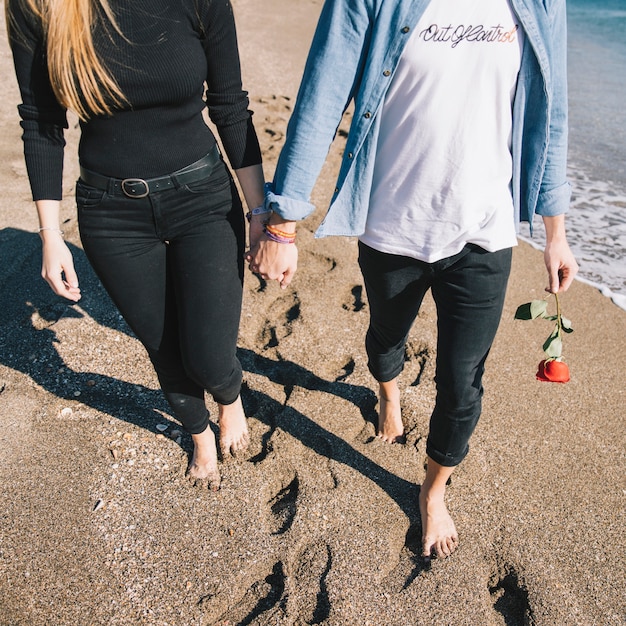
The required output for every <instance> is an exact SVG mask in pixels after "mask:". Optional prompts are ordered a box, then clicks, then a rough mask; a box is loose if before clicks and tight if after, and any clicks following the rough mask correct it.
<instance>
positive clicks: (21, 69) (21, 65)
mask: <svg viewBox="0 0 626 626" xmlns="http://www.w3.org/2000/svg"><path fill="white" fill-rule="evenodd" d="M11 12H12V18H13V19H12V23H11V25H10V28H9V41H10V45H11V49H12V52H13V61H14V65H15V73H16V76H17V82H18V85H19V88H20V94H21V100H22V103H21V104H20V105H19V106H18V111H19V114H20V117H21V120H22V121H21V126H22V129H23V133H22V139H23V141H24V156H25V159H26V169H27V172H28V178H29V181H30V186H31V191H32V194H33V200H61V198H62V195H63V149H64V147H65V139H64V135H63V129H65V128H67V115H66V110H65V108H64V107H62V106H61V105H60V104H59V103H58V101H57V99H56V97H55V95H54V93H53V91H52V86H51V85H50V78H49V75H48V67H47V62H46V55H45V49H44V43H43V34H42V32H41V27H40V25H38V24H37V21H36V18H35V17H34V16H33V15H30V14H27V13H25V12H24V10H23V7H22V3H21V2H20V1H19V0H12V1H11Z"/></svg>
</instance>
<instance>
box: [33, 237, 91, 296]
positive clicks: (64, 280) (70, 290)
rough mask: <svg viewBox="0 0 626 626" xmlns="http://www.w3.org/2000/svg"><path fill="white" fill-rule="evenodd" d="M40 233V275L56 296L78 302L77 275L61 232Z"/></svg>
mask: <svg viewBox="0 0 626 626" xmlns="http://www.w3.org/2000/svg"><path fill="white" fill-rule="evenodd" d="M40 235H41V240H42V244H43V258H42V264H41V276H42V277H43V279H44V280H45V281H46V282H47V283H48V284H49V285H50V287H51V289H52V291H54V293H56V294H57V295H58V296H63V297H64V298H67V299H68V300H71V301H72V302H78V301H79V300H80V297H81V296H80V289H79V287H78V277H77V276H76V271H75V270H74V260H73V259H72V253H71V252H70V250H69V248H68V247H67V245H66V243H65V241H63V236H62V233H60V232H58V231H54V230H43V231H41V232H40Z"/></svg>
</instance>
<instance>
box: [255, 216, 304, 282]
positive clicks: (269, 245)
mask: <svg viewBox="0 0 626 626" xmlns="http://www.w3.org/2000/svg"><path fill="white" fill-rule="evenodd" d="M265 217H266V216H264V215H263V216H253V217H252V219H251V221H250V250H248V252H247V253H246V255H245V260H246V261H247V263H248V267H249V268H250V271H252V272H254V273H255V274H258V275H259V276H260V277H261V278H263V279H264V280H277V281H278V283H279V284H280V287H281V289H286V288H287V287H288V286H289V284H290V283H291V281H292V279H293V276H294V274H295V272H296V269H297V267H298V248H297V247H296V244H295V243H279V242H278V241H273V240H272V239H270V238H269V237H268V236H267V234H266V233H265V225H264V221H265V220H264V219H263V218H265ZM270 220H271V221H270V223H271V224H272V226H274V227H275V228H277V229H279V230H280V231H283V232H286V233H293V234H294V237H295V225H294V222H285V221H282V220H281V219H280V217H279V216H278V215H276V214H273V215H272V216H271V218H270Z"/></svg>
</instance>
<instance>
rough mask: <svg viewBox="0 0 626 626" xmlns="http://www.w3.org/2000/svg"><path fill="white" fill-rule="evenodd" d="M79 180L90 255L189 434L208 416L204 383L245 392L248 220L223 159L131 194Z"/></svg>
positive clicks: (231, 396) (215, 392) (219, 394)
mask: <svg viewBox="0 0 626 626" xmlns="http://www.w3.org/2000/svg"><path fill="white" fill-rule="evenodd" d="M109 187H110V188H109V189H108V190H102V189H96V188H95V187H90V186H87V185H85V184H84V183H83V182H82V181H81V180H79V181H78V183H77V185H76V203H77V206H78V220H79V227H80V235H81V240H82V243H83V247H84V250H85V254H86V255H87V258H88V259H89V262H90V263H91V265H92V266H93V268H94V270H95V272H96V274H97V275H98V277H99V278H100V280H101V281H102V284H103V285H104V287H105V289H106V290H107V292H108V293H109V294H110V296H111V298H112V300H113V302H114V303H115V305H116V306H117V307H118V309H119V310H120V312H121V314H122V315H123V316H124V319H125V320H126V321H127V323H128V325H129V326H130V327H131V329H132V330H133V332H134V333H135V334H136V336H137V337H138V338H139V340H140V341H141V342H142V343H143V345H144V346H145V348H146V350H147V351H148V355H149V356H150V359H151V361H152V363H153V365H154V367H155V369H156V372H157V375H158V378H159V382H160V384H161V388H162V389H163V391H164V392H165V395H166V397H167V400H168V402H169V403H170V405H171V407H172V409H173V411H174V413H175V415H176V417H177V418H178V419H179V420H180V422H181V423H182V424H183V426H184V427H185V429H186V430H187V431H188V432H190V433H191V434H198V433H201V432H202V431H203V430H205V429H206V427H207V426H208V413H207V410H206V406H205V402H204V390H207V391H208V392H209V393H210V394H211V395H212V396H213V398H214V399H215V400H216V401H217V402H219V403H220V404H231V403H233V402H234V401H235V400H236V399H237V397H238V396H239V392H240V388H241V377H242V375H241V365H240V363H239V361H238V360H237V357H236V345H237V335H238V330H239V318H240V314H241V301H242V286H243V253H244V244H245V227H244V221H243V211H242V207H241V201H240V199H239V196H238V193H237V190H236V188H235V185H234V183H233V180H232V177H231V175H230V172H229V171H228V169H227V168H226V165H225V164H224V162H223V161H222V160H220V161H219V163H218V164H217V165H215V166H214V167H213V169H212V170H209V171H208V172H207V177H206V178H205V179H203V180H200V181H197V182H194V183H190V184H187V185H183V186H179V187H178V188H175V189H168V190H164V191H159V192H157V193H153V194H150V195H149V196H146V197H145V198H128V197H127V196H125V195H124V194H123V193H122V192H121V191H119V190H118V191H115V190H114V188H113V185H110V186H109Z"/></svg>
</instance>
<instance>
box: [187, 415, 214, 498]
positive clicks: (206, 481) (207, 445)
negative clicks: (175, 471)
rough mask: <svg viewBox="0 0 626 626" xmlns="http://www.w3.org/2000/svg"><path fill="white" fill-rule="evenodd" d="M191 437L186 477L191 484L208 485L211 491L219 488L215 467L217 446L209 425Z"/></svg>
mask: <svg viewBox="0 0 626 626" xmlns="http://www.w3.org/2000/svg"><path fill="white" fill-rule="evenodd" d="M191 438H192V439H193V455H192V457H191V462H190V463H189V467H188V468H187V478H188V479H189V482H191V484H192V485H195V486H208V488H209V489H211V490H212V491H217V490H218V489H219V488H220V481H221V478H220V472H219V470H218V469H217V447H216V445H215V435H214V434H213V431H212V430H211V427H210V426H207V427H206V429H205V430H204V431H203V432H201V433H200V434H198V435H191Z"/></svg>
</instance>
